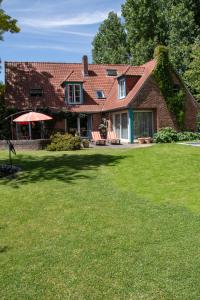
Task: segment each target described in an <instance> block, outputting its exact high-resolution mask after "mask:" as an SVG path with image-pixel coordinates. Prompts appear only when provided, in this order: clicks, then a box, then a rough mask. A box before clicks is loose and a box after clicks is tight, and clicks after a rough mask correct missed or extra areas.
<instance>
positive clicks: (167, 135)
mask: <svg viewBox="0 0 200 300" xmlns="http://www.w3.org/2000/svg"><path fill="white" fill-rule="evenodd" d="M199 139H200V134H199V133H195V132H187V131H185V132H176V131H175V130H174V129H172V128H171V127H165V128H162V129H160V130H159V131H158V132H157V133H155V134H154V137H153V141H154V143H173V142H178V141H179V142H183V141H195V140H199Z"/></svg>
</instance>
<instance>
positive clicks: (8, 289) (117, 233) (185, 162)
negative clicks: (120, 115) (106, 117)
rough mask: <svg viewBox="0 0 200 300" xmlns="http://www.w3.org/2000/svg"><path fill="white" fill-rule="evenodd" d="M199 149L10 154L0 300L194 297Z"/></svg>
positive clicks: (1, 203) (199, 266) (199, 237)
mask: <svg viewBox="0 0 200 300" xmlns="http://www.w3.org/2000/svg"><path fill="white" fill-rule="evenodd" d="M199 151H200V149H199V148H195V147H190V146H183V145H156V146H153V147H150V148H144V149H134V150H133V149H129V150H127V149H120V150H113V149H110V150H107V149H106V150H103V149H97V150H82V151H78V152H70V153H64V152H61V153H50V152H45V151H44V152H21V153H19V154H18V155H17V157H16V158H15V159H14V160H15V164H17V165H20V166H21V167H22V169H23V172H22V173H20V174H19V175H18V176H17V177H16V178H15V179H12V180H8V179H1V180H0V192H1V194H0V270H1V272H0V291H1V292H0V299H6V300H7V299H12V300H15V299H20V300H24V299H34V300H37V299H38V300H42V299H45V300H46V299H48V300H49V299H50V300H51V299H52V300H54V299H55V300H57V299H88V300H89V299H133V300H140V299H142V300H143V299H146V300H152V299H156V300H157V299H158V300H160V299H168V300H172V299H180V300H190V299H191V300H195V299H199V293H200V291H199V281H200V256H199V247H200V185H199V178H200V177H199V175H200V167H199V166H200V152H199ZM6 158H7V153H5V152H0V163H2V162H5V159H6Z"/></svg>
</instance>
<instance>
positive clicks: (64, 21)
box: [19, 11, 108, 28]
mask: <svg viewBox="0 0 200 300" xmlns="http://www.w3.org/2000/svg"><path fill="white" fill-rule="evenodd" d="M107 15H108V11H106V12H102V11H96V12H93V13H90V14H89V13H82V14H79V15H77V16H75V17H71V18H67V17H66V18H63V16H62V17H60V18H58V17H57V18H50V19H48V18H46V19H45V18H39V19H36V18H21V19H19V21H20V24H22V25H26V26H29V27H35V28H56V27H64V26H72V25H91V24H97V23H100V22H102V21H103V20H105V18H106V17H107Z"/></svg>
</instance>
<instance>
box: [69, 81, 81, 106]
mask: <svg viewBox="0 0 200 300" xmlns="http://www.w3.org/2000/svg"><path fill="white" fill-rule="evenodd" d="M70 86H72V88H73V101H70V94H69V90H70ZM76 86H78V87H79V91H80V101H76ZM67 89H68V91H67V95H68V97H67V98H68V103H69V104H81V103H82V90H81V89H82V85H81V84H79V83H73V84H68V85H67Z"/></svg>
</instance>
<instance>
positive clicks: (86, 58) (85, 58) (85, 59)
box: [82, 55, 89, 76]
mask: <svg viewBox="0 0 200 300" xmlns="http://www.w3.org/2000/svg"><path fill="white" fill-rule="evenodd" d="M82 64H83V75H84V76H89V73H88V57H87V55H84V56H83V59H82Z"/></svg>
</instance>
